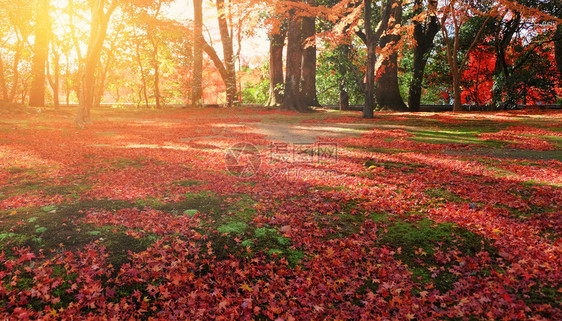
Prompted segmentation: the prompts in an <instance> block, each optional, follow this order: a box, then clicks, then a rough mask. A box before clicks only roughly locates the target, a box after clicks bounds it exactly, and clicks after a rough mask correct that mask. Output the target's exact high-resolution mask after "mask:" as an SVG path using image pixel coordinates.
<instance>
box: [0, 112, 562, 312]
mask: <svg viewBox="0 0 562 321" xmlns="http://www.w3.org/2000/svg"><path fill="white" fill-rule="evenodd" d="M0 116H1V118H0V183H1V184H0V319H14V320H25V319H38V318H41V319H56V320H58V319H85V318H90V319H105V318H107V319H112V318H113V319H118V320H123V319H128V318H134V319H151V318H153V319H190V320H194V319H202V320H204V319H263V320H269V319H271V320H275V319H277V320H295V319H297V320H304V319H306V320H312V319H314V320H321V319H336V320H340V319H396V320H407V319H410V320H415V319H417V320H425V319H449V320H474V319H489V320H499V319H509V320H511V319H521V320H523V319H533V320H540V319H545V320H549V319H550V320H555V319H562V308H561V305H562V285H561V281H562V218H561V215H562V211H561V204H562V192H561V187H562V153H561V152H560V151H561V150H562V113H560V112H554V111H550V112H545V111H540V110H537V111H516V112H486V113H440V114H433V113H420V114H410V113H378V114H375V118H374V119H372V120H363V119H361V118H360V115H359V113H354V112H339V111H317V112H314V113H307V114H296V113H292V112H278V111H266V110H261V109H233V110H225V109H216V108H211V109H175V110H160V111H146V110H144V111H143V110H120V109H103V110H98V111H94V112H93V120H94V123H93V124H91V125H88V126H86V127H85V128H79V127H77V126H76V125H74V124H73V122H72V120H73V113H72V110H67V109H59V110H53V109H42V110H41V109H23V110H11V111H4V112H2V114H1V115H0Z"/></svg>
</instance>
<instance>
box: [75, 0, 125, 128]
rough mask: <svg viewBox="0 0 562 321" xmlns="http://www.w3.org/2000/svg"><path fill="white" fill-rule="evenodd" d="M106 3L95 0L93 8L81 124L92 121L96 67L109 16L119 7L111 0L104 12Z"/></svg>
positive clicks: (79, 109) (78, 112) (78, 113)
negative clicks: (91, 112)
mask: <svg viewBox="0 0 562 321" xmlns="http://www.w3.org/2000/svg"><path fill="white" fill-rule="evenodd" d="M104 4H105V1H104V0H95V1H93V3H92V8H91V15H92V20H91V24H90V39H89V42H88V51H87V53H86V61H85V64H84V71H83V73H82V76H81V78H82V79H81V88H80V97H81V99H79V101H80V103H79V104H78V110H77V113H76V120H75V122H76V123H77V124H78V125H81V126H82V125H84V124H87V123H91V119H90V109H91V108H92V105H93V103H94V95H95V85H96V81H95V80H96V79H95V74H96V68H97V64H98V61H99V58H100V54H101V50H102V47H103V42H104V40H105V37H106V34H107V26H108V24H109V18H110V17H111V14H112V13H113V11H114V10H115V8H116V7H117V0H113V1H112V2H111V4H110V6H109V8H108V10H107V12H104Z"/></svg>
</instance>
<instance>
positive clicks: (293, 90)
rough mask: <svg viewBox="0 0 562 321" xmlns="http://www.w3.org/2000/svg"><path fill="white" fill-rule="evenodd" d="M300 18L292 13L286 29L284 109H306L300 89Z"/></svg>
mask: <svg viewBox="0 0 562 321" xmlns="http://www.w3.org/2000/svg"><path fill="white" fill-rule="evenodd" d="M302 42H303V39H302V18H300V17H298V16H296V15H292V16H291V18H290V19H289V27H288V31H287V59H286V60H287V63H286V68H285V69H286V74H285V94H284V97H283V105H282V106H281V107H282V108H283V109H285V110H296V111H299V112H302V111H305V110H307V106H306V104H305V102H304V100H303V98H302V95H301V90H300V80H301V64H302V48H303V45H302Z"/></svg>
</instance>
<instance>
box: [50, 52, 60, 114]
mask: <svg viewBox="0 0 562 321" xmlns="http://www.w3.org/2000/svg"><path fill="white" fill-rule="evenodd" d="M53 58H54V59H53V69H54V71H55V75H54V79H53V77H52V76H51V72H50V68H49V65H48V64H47V79H48V80H49V85H50V86H51V90H52V91H53V105H54V106H55V108H59V107H60V98H59V91H60V63H59V61H60V55H59V53H58V52H57V51H56V49H55V48H54V46H53Z"/></svg>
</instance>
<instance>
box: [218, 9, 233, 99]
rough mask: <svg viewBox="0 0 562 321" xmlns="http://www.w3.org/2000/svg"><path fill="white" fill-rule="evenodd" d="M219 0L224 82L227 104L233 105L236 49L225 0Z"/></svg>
mask: <svg viewBox="0 0 562 321" xmlns="http://www.w3.org/2000/svg"><path fill="white" fill-rule="evenodd" d="M216 1H217V11H218V23H219V31H220V34H221V42H222V50H223V55H224V68H225V70H226V78H225V79H224V84H225V86H226V101H227V106H228V107H232V106H233V104H234V99H235V98H236V60H235V57H234V49H233V45H232V35H231V34H230V31H229V30H228V20H227V18H228V15H227V11H228V10H227V8H226V6H225V4H224V0H216Z"/></svg>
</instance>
